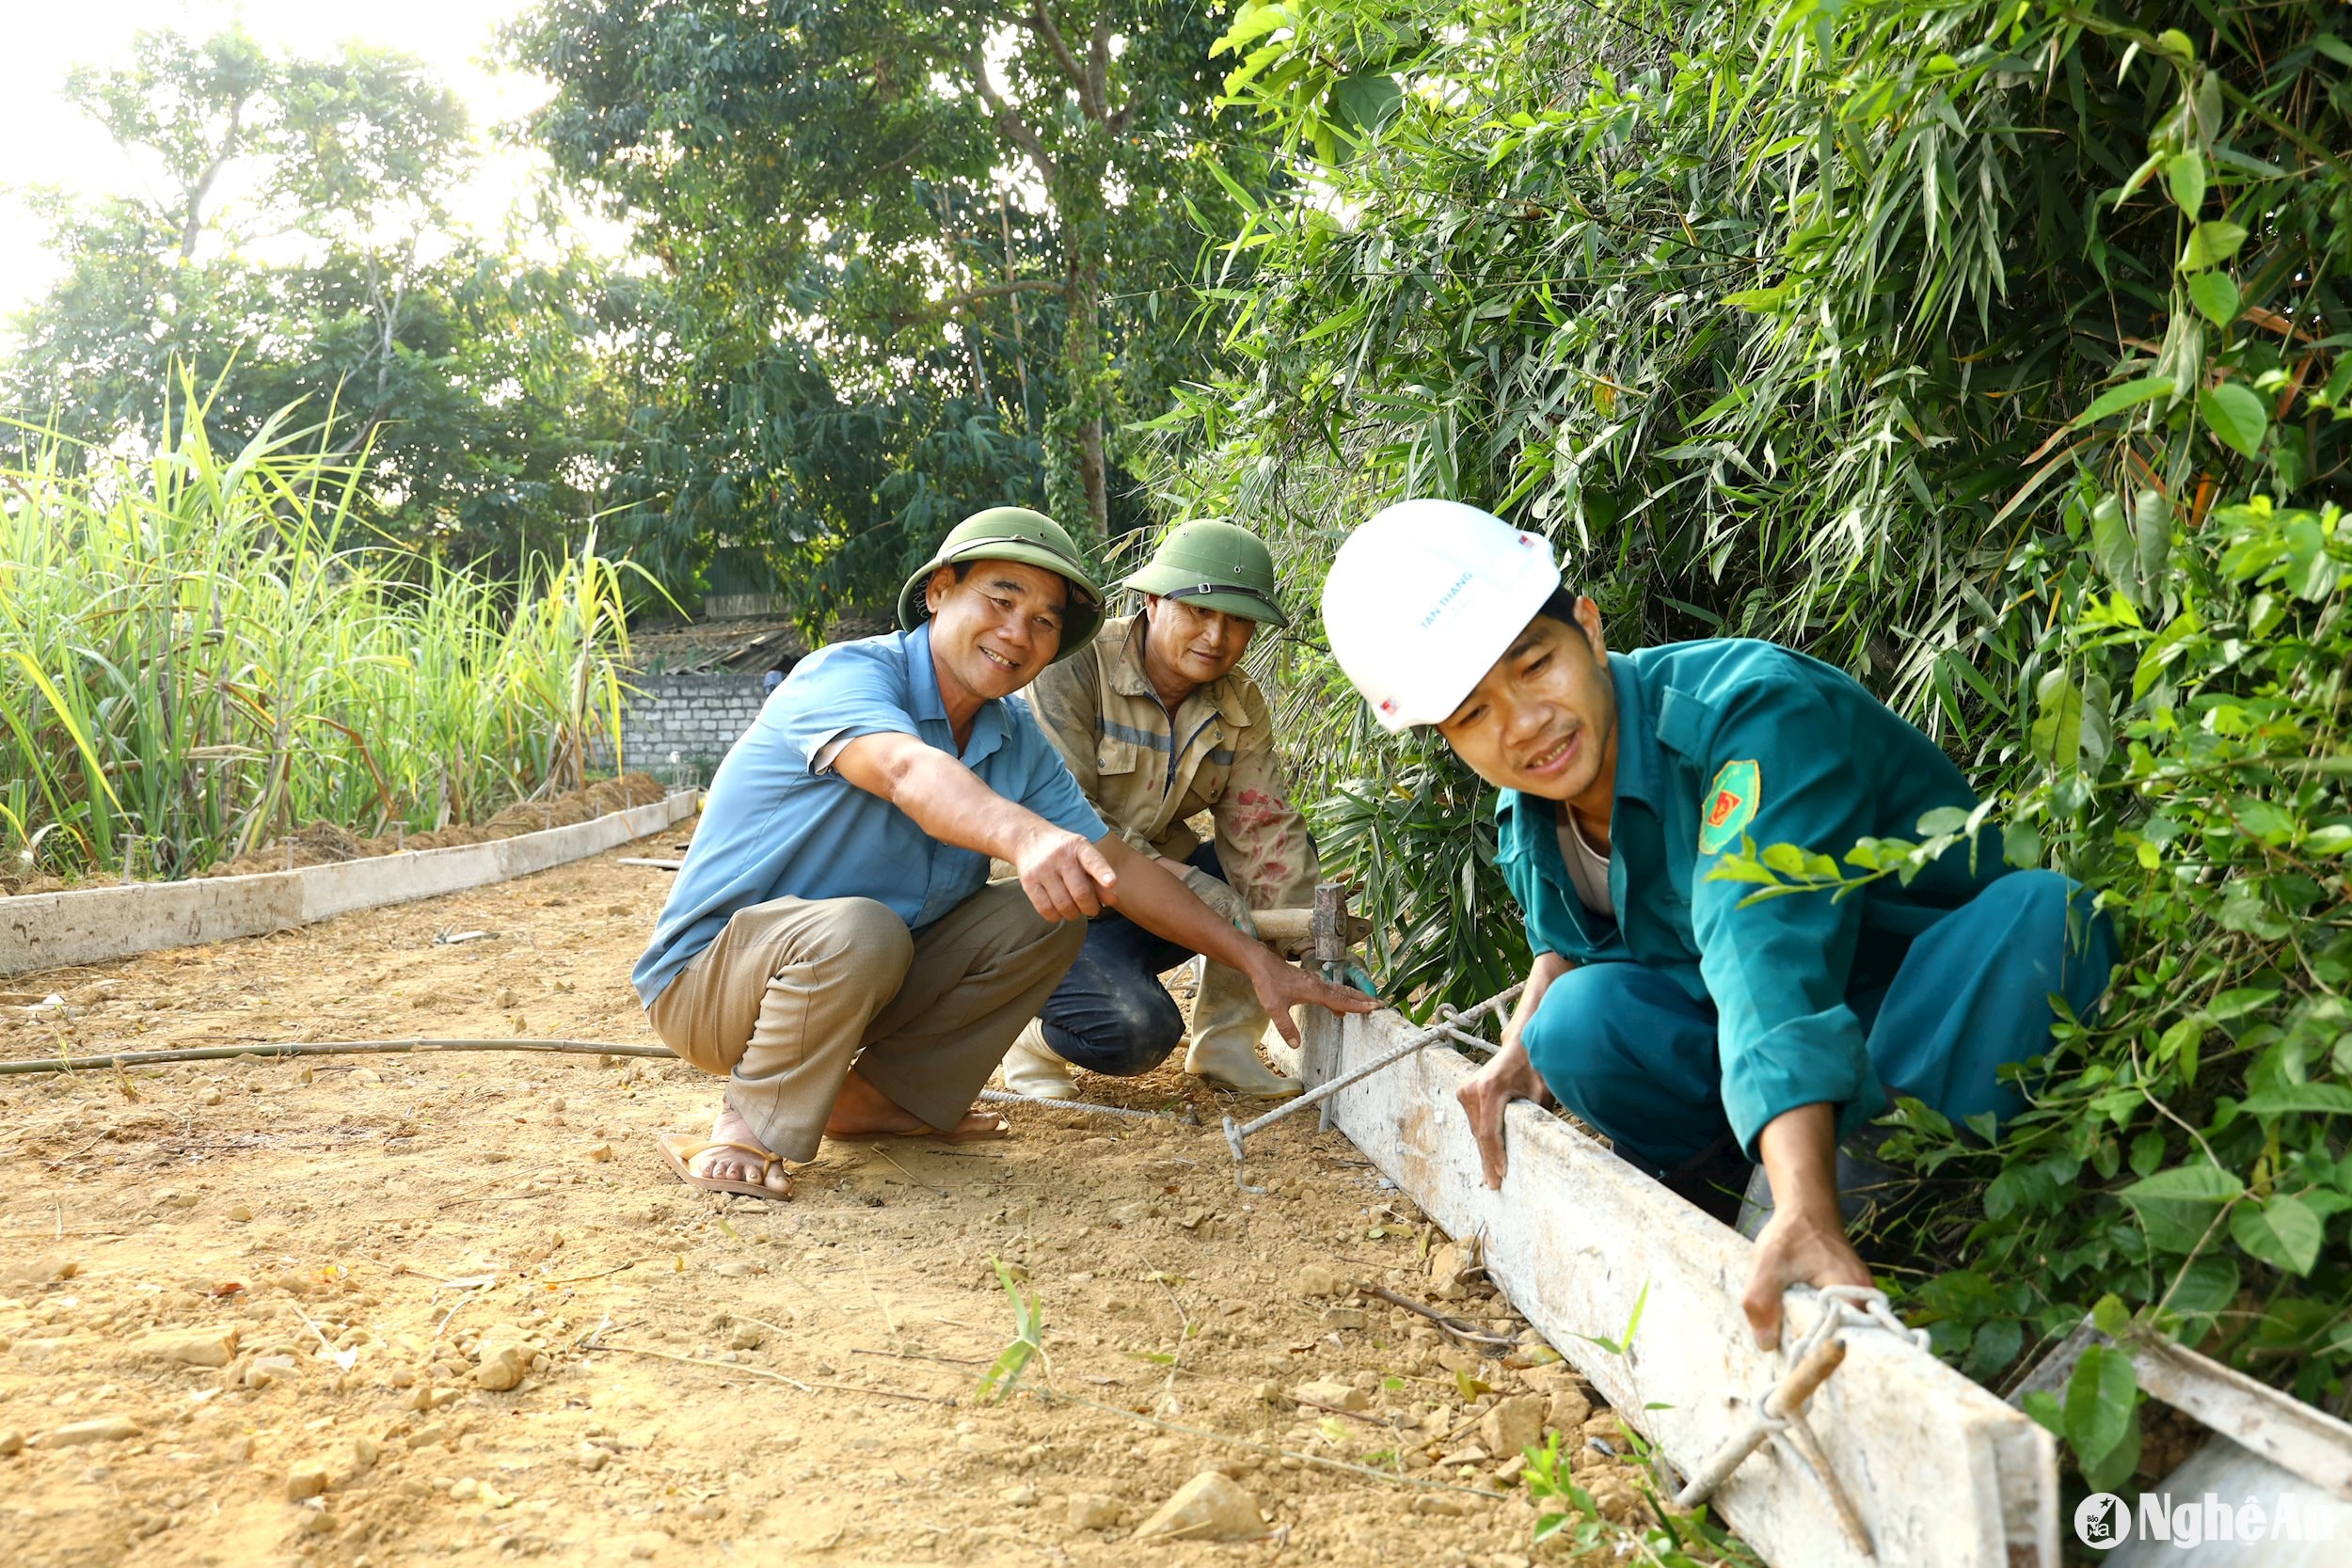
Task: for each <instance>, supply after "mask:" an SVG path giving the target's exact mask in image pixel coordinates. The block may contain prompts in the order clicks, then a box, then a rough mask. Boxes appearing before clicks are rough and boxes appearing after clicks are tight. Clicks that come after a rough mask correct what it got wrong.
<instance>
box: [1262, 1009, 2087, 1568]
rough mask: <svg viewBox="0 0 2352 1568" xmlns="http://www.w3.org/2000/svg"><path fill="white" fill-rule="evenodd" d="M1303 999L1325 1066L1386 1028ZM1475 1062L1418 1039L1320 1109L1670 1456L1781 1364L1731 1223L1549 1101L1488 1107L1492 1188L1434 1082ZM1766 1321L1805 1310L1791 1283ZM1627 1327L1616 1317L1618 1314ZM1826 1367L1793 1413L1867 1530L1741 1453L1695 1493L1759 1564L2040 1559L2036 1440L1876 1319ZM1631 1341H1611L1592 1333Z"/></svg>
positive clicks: (2045, 1495) (2050, 1538)
mask: <svg viewBox="0 0 2352 1568" xmlns="http://www.w3.org/2000/svg"><path fill="white" fill-rule="evenodd" d="M1303 1011H1304V1012H1305V1013H1306V1015H1307V1016H1306V1042H1307V1048H1306V1050H1305V1052H1304V1053H1303V1055H1304V1057H1305V1060H1304V1062H1303V1063H1302V1066H1304V1068H1305V1069H1306V1072H1305V1074H1304V1077H1305V1079H1306V1081H1307V1082H1308V1083H1309V1084H1311V1085H1312V1084H1323V1083H1328V1082H1329V1081H1330V1080H1332V1079H1334V1078H1337V1077H1340V1076H1342V1075H1343V1074H1344V1073H1346V1072H1349V1071H1351V1070H1353V1069H1357V1068H1359V1067H1361V1066H1363V1065H1364V1064H1366V1063H1368V1062H1371V1061H1374V1060H1375V1059H1376V1058H1378V1057H1379V1056H1381V1055H1384V1054H1386V1053H1389V1052H1391V1051H1392V1050H1394V1049H1396V1048H1397V1047H1398V1046H1399V1045H1400V1044H1401V1043H1402V1042H1403V1041H1404V1040H1405V1039H1406V1037H1408V1036H1409V1035H1410V1034H1411V1033H1412V1029H1411V1026H1410V1025H1409V1024H1408V1023H1407V1022H1406V1021H1405V1020H1404V1019H1403V1018H1402V1017H1401V1016H1399V1015H1398V1014H1396V1013H1393V1012H1378V1013H1374V1014H1372V1015H1371V1016H1369V1017H1365V1018H1350V1019H1347V1020H1346V1021H1345V1022H1344V1024H1343V1022H1342V1021H1340V1020H1339V1019H1336V1018H1334V1017H1332V1016H1331V1015H1330V1014H1328V1013H1325V1012H1322V1011H1320V1010H1319V1009H1316V1008H1306V1009H1303ZM1473 1070H1475V1069H1473V1067H1472V1065H1471V1064H1470V1063H1469V1062H1468V1061H1465V1060H1464V1059H1463V1058H1462V1057H1461V1056H1460V1055H1459V1054H1458V1053H1454V1052H1453V1051H1449V1050H1446V1049H1443V1048H1442V1047H1437V1046H1433V1047H1431V1048H1430V1049H1428V1050H1426V1051H1423V1052H1422V1053H1420V1054H1419V1055H1416V1056H1413V1057H1410V1058H1408V1059H1407V1060H1406V1061H1404V1062H1401V1063H1399V1064H1398V1065H1397V1066H1395V1067H1392V1068H1391V1069H1388V1070H1387V1071H1385V1072H1381V1073H1378V1074H1375V1076H1373V1077H1371V1078H1368V1079H1366V1080H1364V1081H1363V1082H1362V1083H1360V1084H1357V1085H1352V1086H1350V1087H1348V1088H1346V1089H1344V1090H1343V1091H1341V1092H1340V1093H1339V1094H1337V1095H1334V1096H1333V1097H1332V1098H1331V1099H1330V1100H1329V1101H1327V1110H1328V1111H1329V1113H1330V1116H1331V1121H1332V1125H1334V1126H1335V1127H1337V1128H1338V1129H1339V1130H1340V1131H1341V1132H1344V1133H1346V1134H1347V1136H1348V1137H1349V1138H1350V1139H1351V1140H1352V1141H1353V1142H1354V1143H1355V1145H1356V1147H1357V1148H1359V1149H1361V1150H1362V1151H1363V1152H1364V1153H1365V1154H1366V1155H1367V1156H1368V1157H1370V1159H1371V1160H1372V1163H1373V1164H1375V1165H1376V1166H1378V1167H1379V1169H1380V1170H1381V1171H1382V1172H1383V1173H1384V1174H1385V1175H1387V1176H1388V1178H1389V1179H1390V1180H1392V1181H1394V1182H1395V1183H1396V1184H1397V1186H1398V1187H1399V1188H1400V1189H1401V1190H1402V1191H1403V1192H1404V1193H1405V1195H1406V1196H1408V1197H1410V1198H1411V1199H1412V1200H1413V1201H1414V1202H1415V1203H1416V1204H1418V1205H1419V1206H1420V1207H1421V1209H1422V1212H1424V1213H1426V1214H1427V1215H1428V1216H1429V1217H1430V1218H1431V1219H1432V1220H1434V1221H1436V1222H1437V1224H1438V1227H1439V1228H1441V1229H1442V1230H1444V1231H1445V1233H1446V1234H1447V1235H1449V1236H1454V1237H1464V1236H1478V1237H1481V1238H1482V1239H1483V1242H1484V1252H1483V1257H1484V1261H1485V1264H1486V1274H1487V1277H1488V1278H1489V1279H1491V1280H1492V1281H1493V1282H1494V1283H1495V1284H1496V1285H1497V1286H1499V1287H1501V1288H1502V1291H1503V1292H1504V1294H1506V1295H1507V1296H1509V1298H1510V1300H1511V1303H1512V1305H1513V1306H1515V1307H1518V1309H1519V1311H1520V1312H1521V1313H1522V1314H1524V1315H1525V1316H1526V1318H1527V1321H1528V1322H1529V1323H1533V1324H1534V1325H1535V1327H1536V1328H1538V1329H1540V1330H1541V1331H1542V1332H1543V1336H1544V1338H1546V1339H1547V1340H1549V1341H1550V1343H1551V1344H1553V1345H1554V1346H1556V1347H1557V1348H1558V1349H1559V1351H1560V1354H1562V1355H1563V1356H1565V1358H1566V1359H1567V1360H1568V1362H1569V1363H1570V1364H1571V1365H1573V1366H1574V1367H1575V1368H1576V1370H1578V1371H1579V1372H1581V1373H1582V1374H1583V1375H1584V1377H1585V1379H1586V1381H1588V1382H1590V1383H1591V1384H1592V1385H1593V1386H1595V1387H1596V1388H1597V1389H1599V1390H1600V1392H1601V1393H1602V1394H1603V1395H1604V1396H1605V1397H1606V1398H1607V1399H1608V1401H1609V1402H1610V1404H1611V1405H1613V1407H1614V1408H1615V1409H1616V1411H1617V1414H1618V1417H1619V1418H1620V1419H1621V1420H1623V1421H1626V1422H1628V1423H1629V1424H1630V1425H1632V1426H1634V1427H1636V1428H1638V1429H1640V1430H1641V1431H1642V1432H1643V1433H1644V1434H1645V1435H1646V1436H1647V1437H1648V1438H1649V1439H1650V1441H1651V1442H1653V1443H1655V1444H1656V1445H1657V1446H1658V1447H1659V1448H1660V1449H1661V1450H1662V1451H1663V1452H1664V1454H1665V1456H1666V1457H1667V1459H1668V1460H1670V1461H1671V1462H1672V1463H1673V1465H1674V1466H1675V1468H1676V1469H1677V1471H1678V1472H1679V1473H1680V1474H1681V1475H1683V1476H1689V1475H1691V1474H1692V1473H1693V1472H1695V1471H1696V1470H1697V1469H1698V1468H1699V1466H1700V1465H1703V1464H1704V1463H1705V1462H1706V1461H1707V1459H1708V1456H1709V1455H1710V1454H1712V1453H1714V1452H1715V1451H1716V1449H1719V1448H1721V1447H1722V1446H1723V1444H1724V1441H1725V1440H1726V1439H1728V1438H1729V1437H1731V1436H1732V1435H1733V1434H1734V1433H1735V1432H1736V1431H1738V1430H1739V1429H1740V1428H1741V1427H1742V1426H1744V1425H1745V1423H1746V1421H1747V1418H1748V1416H1749V1409H1748V1406H1747V1404H1746V1403H1745V1401H1747V1400H1749V1399H1751V1398H1753V1397H1755V1396H1756V1395H1757V1394H1758V1393H1759V1392H1760V1391H1761V1390H1763V1389H1764V1388H1767V1387H1769V1386H1772V1383H1773V1382H1774V1381H1776V1380H1777V1379H1778V1378H1779V1377H1780V1376H1781V1375H1782V1374H1783V1373H1785V1372H1786V1371H1787V1370H1788V1369H1787V1368H1786V1367H1785V1366H1784V1365H1782V1364H1781V1362H1780V1360H1779V1358H1778V1357H1777V1356H1773V1355H1767V1354H1764V1353H1762V1352H1759V1351H1758V1350H1756V1344H1755V1341H1754V1339H1752V1338H1750V1336H1749V1333H1748V1325H1747V1321H1746V1320H1745V1319H1744V1318H1743V1317H1742V1316H1741V1315H1740V1292H1741V1291H1742V1290H1744V1289H1745V1287H1746V1284H1747V1275H1748V1259H1749V1255H1750V1253H1751V1252H1752V1251H1753V1247H1752V1246H1751V1244H1750V1243H1747V1242H1745V1241H1743V1240H1741V1239H1740V1235H1739V1234H1738V1233H1737V1232H1736V1231H1734V1230H1732V1229H1731V1228H1730V1227H1727V1226H1723V1225H1718V1224H1717V1223H1716V1222H1715V1221H1713V1220H1711V1219H1709V1218H1708V1217H1707V1216H1706V1215H1705V1214H1703V1213H1701V1212H1699V1211H1698V1210H1697V1209H1695V1208H1693V1207H1692V1206H1691V1205H1690V1204H1688V1203H1685V1202H1684V1201H1683V1200H1682V1199H1680V1198H1678V1197H1677V1196H1674V1195H1673V1194H1672V1193H1670V1192H1668V1191H1667V1190H1666V1189H1665V1188H1664V1187H1662V1186H1661V1185H1660V1184H1659V1183H1657V1182H1655V1181H1652V1180H1649V1179H1648V1178H1647V1177H1645V1176H1644V1175H1642V1174H1641V1173H1640V1172H1638V1171H1636V1170H1635V1169H1634V1168H1633V1167H1632V1166H1631V1165H1629V1164H1626V1163H1625V1162H1624V1161H1622V1160H1620V1159H1618V1158H1617V1157H1616V1156H1615V1155H1614V1154H1613V1153H1610V1152H1609V1151H1608V1150H1606V1149H1604V1148H1601V1147H1600V1145H1599V1144H1597V1143H1596V1142H1595V1141H1594V1140H1593V1139H1591V1138H1588V1137H1586V1136H1584V1135H1583V1134H1582V1133H1581V1132H1577V1131H1576V1130H1575V1129H1574V1128H1572V1127H1570V1126H1569V1125H1568V1124H1567V1123H1566V1122H1565V1121H1562V1120H1560V1119H1559V1118H1558V1117H1552V1116H1548V1115H1546V1114H1545V1113H1544V1112H1542V1111H1539V1110H1537V1109H1536V1108H1535V1107H1534V1106H1533V1105H1530V1104H1526V1103H1524V1102H1522V1103H1519V1104H1516V1105H1513V1106H1512V1107H1511V1108H1510V1110H1509V1112H1508V1113H1507V1120H1506V1125H1507V1127H1508V1130H1509V1138H1510V1156H1511V1158H1510V1166H1509V1171H1508V1174H1507V1176H1506V1177H1505V1180H1504V1182H1503V1187H1502V1191H1501V1192H1500V1193H1496V1192H1489V1191H1488V1190H1487V1189H1486V1183H1485V1180H1484V1179H1483V1176H1482V1174H1481V1167H1480V1164H1479V1159H1478V1147H1477V1145H1476V1143H1475V1142H1474V1141H1473V1140H1472V1139H1471V1137H1470V1121H1469V1118H1468V1117H1464V1116H1463V1115H1462V1113H1461V1110H1460V1109H1459V1108H1458V1107H1457V1106H1456V1105H1455V1103H1454V1090H1455V1089H1456V1088H1458V1087H1459V1086H1460V1085H1461V1083H1462V1081H1463V1080H1464V1079H1466V1078H1468V1077H1469V1076H1470V1073H1471V1072H1472V1071H1473ZM1786 1307H1787V1311H1788V1325H1787V1328H1786V1332H1787V1333H1788V1335H1789V1336H1790V1337H1791V1340H1792V1342H1793V1339H1794V1338H1795V1337H1797V1336H1799V1335H1801V1334H1802V1333H1803V1331H1804V1329H1805V1328H1807V1327H1809V1326H1810V1325H1811V1323H1812V1322H1813V1320H1814V1319H1815V1318H1816V1317H1817V1316H1818V1315H1819V1314H1820V1311H1821V1310H1822V1303H1821V1300H1820V1297H1819V1296H1818V1295H1816V1294H1815V1293H1814V1292H1813V1291H1810V1290H1804V1289H1799V1290H1796V1291H1791V1292H1790V1293H1789V1295H1788V1298H1787V1301H1786ZM1637 1312H1638V1326H1637V1327H1635V1328H1633V1329H1631V1330H1629V1329H1628V1327H1627V1325H1628V1324H1629V1323H1635V1322H1636V1318H1637ZM1841 1332H1842V1337H1843V1338H1844V1339H1845V1342H1846V1347H1847V1351H1848V1353H1849V1354H1848V1355H1847V1359H1846V1362H1845V1366H1844V1370H1841V1371H1839V1372H1838V1374H1837V1375H1836V1377H1834V1378H1831V1379H1830V1380H1829V1382H1827V1383H1826V1384H1824V1385H1822V1386H1821V1388H1820V1392H1819V1393H1817V1394H1816V1395H1814V1397H1813V1401H1812V1403H1811V1405H1810V1406H1809V1407H1808V1410H1807V1416H1808V1418H1809V1420H1810V1423H1811V1425H1812V1428H1813V1431H1814V1432H1815V1433H1816V1434H1817V1435H1818V1436H1819V1437H1820V1442H1821V1446H1822V1447H1823V1448H1824V1449H1826V1450H1827V1451H1828V1454H1829V1459H1830V1464H1831V1467H1832V1468H1833V1469H1834V1470H1835V1471H1836V1473H1837V1474H1838V1475H1839V1476H1840V1477H1841V1478H1842V1481H1843V1483H1844V1485H1845V1488H1846V1490H1847V1493H1848V1494H1849V1496H1851V1497H1852V1499H1853V1501H1854V1503H1855V1504H1856V1506H1857V1508H1858V1510H1859V1512H1860V1513H1861V1515H1862V1520H1863V1524H1864V1525H1865V1527H1866V1528H1867V1530H1868V1532H1869V1534H1870V1536H1871V1537H1872V1540H1873V1542H1874V1544H1875V1546H1876V1553H1875V1556H1874V1557H1873V1556H1865V1555H1864V1554H1863V1553H1862V1552H1860V1551H1858V1550H1856V1549H1855V1547H1854V1546H1853V1545H1852V1544H1851V1543H1850V1542H1849V1541H1848V1540H1847V1538H1846V1536H1845V1534H1844V1533H1843V1531H1842V1530H1841V1528H1840V1527H1839V1524H1838V1521H1837V1518H1836V1513H1834V1512H1833V1510H1832V1507H1831V1505H1830V1502H1829V1498H1828V1495H1827V1494H1826V1493H1824V1492H1823V1491H1822V1490H1821V1488H1820V1485H1819V1484H1817V1483H1816V1482H1815V1481H1813V1479H1812V1478H1811V1477H1809V1476H1807V1475H1805V1474H1804V1473H1802V1472H1801V1471H1800V1470H1798V1469H1797V1468H1796V1467H1795V1466H1794V1465H1792V1464H1790V1463H1788V1462H1787V1461H1786V1460H1785V1459H1784V1458H1783V1457H1782V1456H1780V1455H1778V1454H1776V1453H1773V1452H1771V1451H1769V1450H1768V1451H1765V1452H1759V1453H1757V1454H1756V1455H1753V1456H1752V1457H1750V1458H1749V1460H1748V1461H1747V1462H1746V1463H1745V1464H1743V1465H1740V1467H1739V1468H1738V1469H1737V1470H1735V1471H1733V1472H1732V1475H1731V1478H1730V1480H1729V1481H1726V1482H1724V1486H1723V1488H1722V1490H1721V1491H1719V1492H1718V1493H1717V1494H1716V1499H1715V1507H1716V1510H1717V1512H1718V1513H1719V1515H1720V1516H1721V1517H1723V1518H1724V1519H1725V1520H1726V1521H1727V1522H1728V1523H1729V1524H1730V1525H1731V1526H1732V1528H1735V1529H1737V1530H1738V1531H1739V1532H1740V1536H1741V1537H1742V1538H1744V1539H1745V1540H1746V1542H1747V1543H1748V1544H1749V1545H1750V1546H1752V1547H1754V1548H1755V1549H1756V1553H1757V1554H1758V1555H1759V1556H1760V1557H1762V1558H1763V1559H1764V1560H1765V1561H1766V1562H1769V1563H1772V1564H1774V1565H1775V1568H1888V1565H1891V1564H1897V1563H1899V1564H1902V1565H1903V1568H2058V1452H2057V1446H2056V1440H2055V1439H2054V1438H2053V1437H2052V1436H2051V1435H2050V1433H2047V1432H2045V1431H2043V1430H2042V1428H2041V1427H2040V1426H2037V1425H2036V1424H2035V1423H2034V1422H2033V1421H2032V1420H2031V1419H2029V1418H2026V1416H2024V1415H2022V1414H2020V1413H2019V1412H2017V1411H2014V1410H2011V1409H2010V1407H2009V1406H2007V1405H2005V1404H2003V1403H2002V1402H2000V1401H1999V1400H1997V1399H1995V1398H1994V1396H1993V1395H1992V1394H1991V1393H1989V1392H1988V1391H1986V1390H1985V1389H1983V1388H1980V1387H1979V1386H1977V1385H1976V1384H1974V1383H1971V1382H1970V1381H1969V1380H1968V1379H1967V1378H1965V1377H1963V1376H1962V1375H1961V1374H1960V1373H1958V1372H1956V1371H1954V1370H1951V1369H1950V1368H1948V1367H1947V1366H1945V1365H1944V1364H1943V1363H1942V1362H1941V1361H1938V1360H1936V1359H1935V1358H1934V1357H1932V1356H1931V1355H1929V1354H1926V1353H1925V1352H1923V1351H1919V1350H1915V1349H1914V1348H1913V1347H1912V1346H1911V1344H1910V1343H1909V1342H1908V1341H1906V1340H1904V1339H1902V1338H1898V1337H1897V1336H1896V1335H1893V1334H1890V1333H1887V1332H1884V1331H1883V1330H1882V1329H1879V1328H1876V1327H1854V1328H1851V1329H1847V1330H1843V1331H1841ZM1597 1338H1626V1339H1628V1340H1629V1341H1630V1342H1629V1344H1628V1345H1627V1348H1626V1354H1622V1355H1620V1354H1615V1353H1613V1352H1612V1351H1610V1350H1608V1349H1607V1348H1606V1347H1604V1346H1602V1345H1600V1344H1598V1343H1596V1342H1595V1341H1596V1339H1597Z"/></svg>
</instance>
